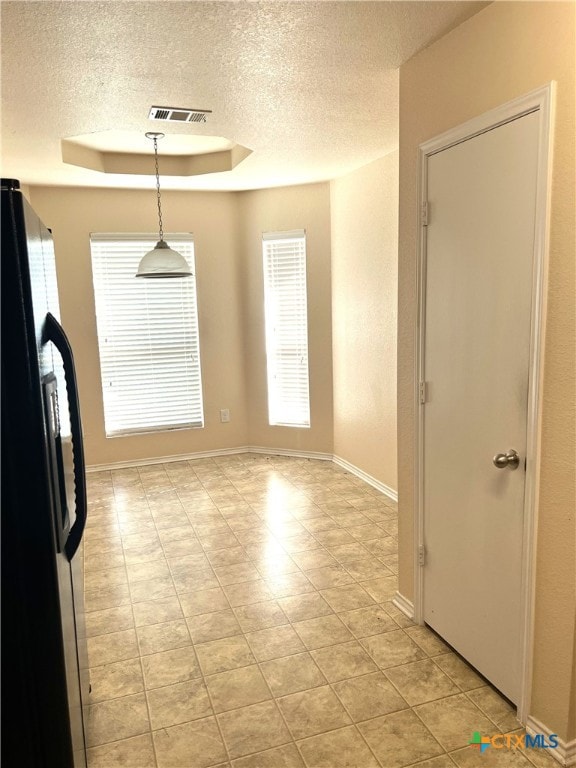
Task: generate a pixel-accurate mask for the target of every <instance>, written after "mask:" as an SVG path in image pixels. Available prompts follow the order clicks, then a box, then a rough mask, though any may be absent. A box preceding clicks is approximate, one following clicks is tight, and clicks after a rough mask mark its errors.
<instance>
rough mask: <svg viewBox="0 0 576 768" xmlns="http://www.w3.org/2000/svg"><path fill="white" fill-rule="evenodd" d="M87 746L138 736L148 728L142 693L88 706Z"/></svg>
mask: <svg viewBox="0 0 576 768" xmlns="http://www.w3.org/2000/svg"><path fill="white" fill-rule="evenodd" d="M88 718H89V727H88V746H90V747H96V746H99V745H100V744H106V743H108V742H111V741H119V740H120V739H128V738H130V737H131V736H139V735H141V734H143V733H146V732H147V731H149V730H150V723H149V721H148V708H147V706H146V697H145V696H144V694H143V693H136V694H134V695H133V696H124V697H122V698H119V699H110V700H109V701H102V702H100V703H99V704H92V705H90V707H89V708H88Z"/></svg>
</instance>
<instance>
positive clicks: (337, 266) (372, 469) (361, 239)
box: [330, 152, 398, 491]
mask: <svg viewBox="0 0 576 768" xmlns="http://www.w3.org/2000/svg"><path fill="white" fill-rule="evenodd" d="M330 191H331V196H330V197H331V213H332V354H333V361H334V453H335V455H336V456H339V457H340V458H342V459H345V460H346V461H349V462H350V463H351V464H353V465H354V466H356V467H359V468H360V469H361V470H363V471H364V472H367V473H368V474H369V475H371V476H372V477H374V478H376V479H377V480H379V481H380V482H382V483H384V484H385V485H387V486H388V488H390V489H392V490H394V491H396V490H397V488H398V485H397V461H396V334H397V327H396V315H397V300H398V296H397V294H398V152H392V153H391V154H389V155H387V156H386V157H383V158H381V159H380V160H376V161H375V162H373V163H370V164H369V165H366V166H364V167H363V168H360V169H359V170H357V171H355V172H354V173H350V174H348V175H346V176H343V177H341V178H339V179H336V180H334V181H332V182H331V183H330Z"/></svg>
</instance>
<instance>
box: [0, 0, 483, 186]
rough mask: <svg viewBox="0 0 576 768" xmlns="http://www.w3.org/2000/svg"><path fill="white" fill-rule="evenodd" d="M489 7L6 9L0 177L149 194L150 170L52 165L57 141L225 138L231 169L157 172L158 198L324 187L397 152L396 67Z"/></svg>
mask: <svg viewBox="0 0 576 768" xmlns="http://www.w3.org/2000/svg"><path fill="white" fill-rule="evenodd" d="M485 5H487V3H485V2H457V1H454V0H450V1H449V2H432V1H426V2H417V1H410V2H388V1H387V0H383V1H382V2H361V1H357V2H331V1H330V0H320V2H307V1H306V0H303V1H301V2H277V1H276V0H270V1H269V2H243V1H242V0H240V1H237V2H195V1H187V2H173V1H169V0H155V1H154V2H126V1H124V0H112V1H109V2H92V1H91V0H89V1H84V2H52V1H51V0H44V1H41V2H2V3H1V6H0V12H1V21H2V59H1V67H2V69H1V75H2V175H3V176H10V177H15V178H19V179H20V180H21V181H23V182H25V183H29V184H63V185H78V186H107V187H110V186H116V187H141V186H145V187H148V186H149V185H150V177H149V176H134V175H123V174H118V175H110V174H102V173H99V172H98V171H94V170H87V169H83V168H79V167H75V166H72V165H66V164H64V163H63V162H62V158H61V148H60V141H61V139H65V138H69V137H72V136H78V135H80V134H89V133H95V132H100V131H123V132H124V131H135V132H136V133H138V134H144V132H145V131H150V130H157V131H163V132H164V133H166V134H167V135H169V134H187V135H194V134H203V135H214V136H223V137H226V138H227V139H229V140H231V141H232V142H235V143H238V144H241V145H243V146H245V147H248V148H249V149H251V150H253V152H252V154H251V155H250V157H248V158H247V159H246V160H244V161H243V162H242V163H241V164H240V165H239V166H238V167H237V168H235V169H234V170H232V171H229V172H227V173H216V174H210V175H207V176H196V177H193V178H189V177H188V178H183V177H170V178H168V177H167V178H166V179H165V180H163V187H165V188H172V189H254V188H258V187H268V186H277V185H286V184H296V183H305V182H312V181H319V180H325V179H330V178H334V177H336V176H338V175H341V174H342V173H346V172H348V171H350V170H352V169H353V168H356V167H359V166H361V165H363V164H365V163H368V162H370V161H371V160H373V159H375V158H377V157H381V156H382V155H384V154H386V153H387V152H390V151H391V150H393V149H394V148H395V147H396V146H397V142H398V71H397V70H398V67H399V66H400V64H402V63H403V62H404V61H406V60H407V59H408V58H410V57H411V56H413V55H414V54H415V53H416V52H417V51H418V50H420V49H422V48H423V47H425V46H426V45H429V44H430V43H431V42H432V41H433V40H436V39H437V38H438V37H441V36H442V35H443V34H445V33H446V32H447V31H448V30H450V29H452V28H453V27H455V26H457V25H458V24H460V23H461V22H462V21H464V20H465V19H467V18H469V17H470V16H472V15H473V14H474V13H476V12H478V10H480V9H481V8H483V7H484V6H485ZM158 104H161V105H166V106H175V107H192V108H198V109H211V110H212V114H211V115H208V119H207V122H206V124H186V125H181V124H173V123H162V122H154V121H150V120H148V112H149V109H150V107H151V106H152V105H158ZM118 151H125V146H124V145H122V146H119V147H118ZM160 152H161V147H160ZM160 172H161V173H162V166H161V165H160ZM151 173H153V165H152V164H151Z"/></svg>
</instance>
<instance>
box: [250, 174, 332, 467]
mask: <svg viewBox="0 0 576 768" xmlns="http://www.w3.org/2000/svg"><path fill="white" fill-rule="evenodd" d="M239 217H240V230H241V250H242V253H243V263H242V273H243V287H242V290H243V298H244V302H243V306H244V311H245V316H244V324H245V329H246V334H245V338H246V346H245V354H246V361H247V396H248V442H249V444H250V445H255V446H263V447H269V448H271V447H273V448H283V449H288V450H296V451H314V452H321V453H332V445H333V441H332V332H331V308H330V187H329V185H328V184H310V185H307V186H300V187H284V188H280V189H265V190H259V191H255V192H243V193H241V194H240V195H239ZM293 229H305V230H306V262H307V269H306V279H307V289H308V344H309V349H308V358H309V375H310V429H297V428H293V427H271V426H269V425H268V410H267V409H268V402H267V396H266V348H265V336H264V284H263V279H262V232H276V231H278V232H279V231H283V230H284V231H287V230H293Z"/></svg>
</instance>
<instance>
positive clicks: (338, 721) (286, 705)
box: [278, 685, 352, 739]
mask: <svg viewBox="0 0 576 768" xmlns="http://www.w3.org/2000/svg"><path fill="white" fill-rule="evenodd" d="M278 706H279V707H280V711H281V712H282V714H283V716H284V719H285V720H286V723H287V725H288V728H290V731H291V732H292V735H293V737H294V738H295V739H305V738H306V737H307V736H314V735H315V734H317V733H323V732H324V731H331V730H334V729H335V728H340V727H341V726H343V725H348V724H350V723H351V722H352V721H351V720H350V717H349V715H348V714H347V713H346V710H345V709H344V707H343V706H342V704H341V703H340V701H339V699H338V697H337V696H336V695H335V694H334V691H332V689H331V688H330V687H329V686H327V685H325V686H322V687H320V688H312V689H310V690H308V691H302V692H300V693H292V694H290V695H289V696H283V697H282V698H280V699H278Z"/></svg>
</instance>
